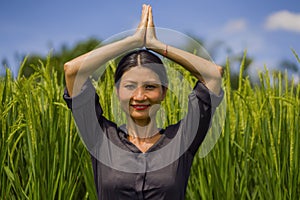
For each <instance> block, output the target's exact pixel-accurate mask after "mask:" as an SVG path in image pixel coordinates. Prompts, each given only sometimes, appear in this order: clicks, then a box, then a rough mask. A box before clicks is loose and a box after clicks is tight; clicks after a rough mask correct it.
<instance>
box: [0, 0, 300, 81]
mask: <svg viewBox="0 0 300 200" xmlns="http://www.w3.org/2000/svg"><path fill="white" fill-rule="evenodd" d="M143 3H146V4H151V5H152V7H153V15H154V21H155V25H156V26H157V27H161V28H167V29H171V30H175V31H179V32H181V33H184V34H187V33H189V34H192V35H194V36H197V37H199V38H201V39H203V40H204V41H205V45H206V46H207V47H208V48H209V47H211V46H212V45H213V44H214V43H215V42H216V41H222V42H223V44H224V45H223V46H220V47H219V53H218V54H216V56H215V58H214V59H215V62H217V63H218V61H221V60H224V59H225V58H226V56H228V55H226V51H225V50H224V49H225V47H227V46H229V47H230V48H231V49H232V51H233V53H234V54H239V53H242V52H243V51H244V50H245V49H247V52H248V55H249V56H251V57H253V58H254V59H255V62H254V63H253V65H252V66H251V67H252V69H253V70H256V69H262V70H263V66H264V64H266V66H267V67H268V68H274V67H276V66H278V62H279V61H281V60H283V59H289V60H291V61H294V62H297V61H296V59H295V57H294V56H293V54H292V52H291V48H293V49H295V50H296V52H297V53H298V54H300V45H299V44H300V5H299V0H288V1H283V0H279V1H274V0H252V1H238V0H209V1H208V0H187V1H182V0H180V1H179V0H172V1H171V0H160V1H159V0H148V1H142V0H119V1H116V0H110V1H101V0H98V1H97V0H89V1H79V0H72V1H71V0H65V1H58V0H52V1H37V0H29V1H16V0H11V1H9V0H2V1H1V3H0V33H1V35H0V60H1V61H2V60H3V59H4V58H6V59H7V60H8V64H9V68H11V69H12V70H13V71H14V73H16V71H17V69H18V67H19V63H20V62H21V58H22V56H23V55H27V54H33V53H38V54H41V55H47V54H48V53H49V52H50V51H54V52H55V51H56V50H57V51H58V50H59V49H60V47H61V45H62V44H66V45H69V46H72V45H74V44H75V43H76V42H78V41H82V40H86V39H88V38H89V37H96V38H98V39H101V40H105V39H107V38H109V37H110V36H112V35H115V34H118V33H120V32H123V31H127V30H130V29H134V28H135V27H136V25H137V24H138V22H139V18H140V13H141V12H140V11H141V6H142V4H143ZM222 48H224V49H223V50H222ZM220 64H221V63H220ZM298 67H300V66H299V64H298ZM1 71H3V67H2V66H1ZM297 75H298V76H299V74H296V76H297Z"/></svg>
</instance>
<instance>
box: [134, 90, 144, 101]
mask: <svg viewBox="0 0 300 200" xmlns="http://www.w3.org/2000/svg"><path fill="white" fill-rule="evenodd" d="M132 97H133V100H136V101H143V100H146V98H147V97H146V95H145V91H144V88H143V87H138V88H137V89H136V90H135V91H134V92H133V94H132Z"/></svg>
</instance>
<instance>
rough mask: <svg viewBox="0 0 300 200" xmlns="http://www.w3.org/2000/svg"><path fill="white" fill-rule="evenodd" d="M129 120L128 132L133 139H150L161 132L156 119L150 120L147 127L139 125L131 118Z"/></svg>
mask: <svg viewBox="0 0 300 200" xmlns="http://www.w3.org/2000/svg"><path fill="white" fill-rule="evenodd" d="M127 119H128V120H127V126H126V127H127V131H128V134H129V136H130V137H132V138H139V139H147V138H148V139H149V138H151V137H153V136H155V135H156V134H157V133H158V132H159V129H158V128H157V125H156V121H155V119H150V121H149V122H148V123H147V124H146V125H145V124H143V125H141V124H137V123H136V122H135V121H134V120H133V119H132V118H131V117H129V118H127Z"/></svg>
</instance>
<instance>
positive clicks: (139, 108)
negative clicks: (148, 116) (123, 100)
mask: <svg viewBox="0 0 300 200" xmlns="http://www.w3.org/2000/svg"><path fill="white" fill-rule="evenodd" d="M131 106H132V107H133V108H134V109H135V110H146V109H147V108H148V107H150V105H131Z"/></svg>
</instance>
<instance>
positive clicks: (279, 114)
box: [0, 52, 300, 200]
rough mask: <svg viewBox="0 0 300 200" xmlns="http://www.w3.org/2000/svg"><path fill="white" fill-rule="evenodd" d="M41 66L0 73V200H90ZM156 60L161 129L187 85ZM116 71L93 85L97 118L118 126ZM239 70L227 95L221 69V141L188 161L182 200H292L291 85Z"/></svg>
mask: <svg viewBox="0 0 300 200" xmlns="http://www.w3.org/2000/svg"><path fill="white" fill-rule="evenodd" d="M293 53H294V54H295V55H297V54H296V53H295V52H293ZM244 56H245V57H244V59H245V58H246V53H245V55H244ZM297 58H298V57H297ZM50 59H51V58H50V57H49V58H48V60H47V62H46V63H42V62H41V63H40V64H39V65H32V68H33V69H34V70H35V73H34V74H33V75H32V76H30V77H29V78H24V77H22V76H20V75H19V76H18V77H17V78H16V79H13V76H12V74H11V72H10V70H8V69H7V70H6V75H5V76H4V77H3V78H2V79H1V80H0V91H1V93H0V94H1V95H0V113H1V118H0V120H1V123H0V128H1V129H0V130H1V139H0V162H1V165H0V188H1V189H0V199H4V200H6V199H18V200H19V199H30V200H32V199H33V200H35V199H36V200H39V199H63V200H65V199H96V192H95V187H94V180H93V172H92V168H91V162H90V155H89V152H88V151H87V150H86V149H85V147H84V145H83V143H82V142H81V140H80V137H79V134H78V131H77V129H76V125H75V123H74V120H73V117H72V114H71V112H70V110H69V109H68V108H67V107H66V105H65V102H64V101H63V99H62V94H63V90H64V86H63V85H64V84H63V82H62V81H61V80H58V79H57V71H56V70H55V68H54V67H52V66H51V64H50V63H51V62H50ZM25 61H26V60H25ZM25 61H24V62H25ZM164 62H165V63H166V65H168V66H169V67H168V68H167V71H168V76H169V86H170V88H171V89H170V90H169V91H168V93H167V97H166V99H165V101H164V103H163V104H162V107H161V110H162V111H161V112H160V113H158V117H160V116H161V118H158V119H157V122H158V124H159V126H161V127H165V126H167V125H168V124H172V123H175V122H177V121H178V120H179V119H181V117H182V116H183V115H184V114H185V112H186V104H183V103H182V102H186V100H187V96H188V94H189V92H190V91H191V86H193V85H194V84H195V81H196V80H195V78H193V77H192V76H191V75H190V74H189V73H188V72H186V71H185V70H183V69H182V67H180V66H179V65H176V64H174V63H172V62H170V61H169V60H164ZM115 68H116V63H115V61H111V62H109V63H108V65H107V66H106V71H105V74H104V75H103V76H101V77H99V79H98V78H97V79H95V80H94V81H93V83H94V85H95V87H96V91H97V92H98V94H99V96H100V102H101V105H102V106H103V109H104V113H105V116H106V117H107V118H108V119H111V120H113V121H116V122H117V123H118V124H119V125H120V124H122V123H125V116H124V114H123V113H122V111H121V109H120V107H119V106H115V105H118V99H117V98H116V96H115V95H114V93H115V91H114V87H113V86H114V83H113V73H114V71H115ZM240 69H241V72H240V77H239V82H238V83H239V84H238V89H237V90H233V89H232V88H231V84H230V64H229V63H227V65H226V70H225V75H224V79H223V89H224V91H225V93H226V96H225V99H224V101H226V113H225V123H224V126H223V128H222V134H221V137H220V138H219V140H218V142H217V144H216V145H215V146H214V148H213V149H212V151H211V152H210V153H209V154H208V155H207V156H206V157H204V158H202V156H201V155H200V152H199V155H198V156H196V157H195V158H194V163H193V167H192V171H191V176H190V179H189V183H188V188H187V195H186V199H191V200H197V199H209V200H210V199H297V198H298V197H299V194H300V174H299V167H300V160H299V156H300V154H299V151H300V147H299V135H300V127H299V122H300V119H299V117H300V106H299V105H300V102H299V101H300V86H299V84H295V82H293V80H292V79H290V78H289V77H288V75H287V74H282V73H276V74H275V73H274V74H272V73H271V72H269V71H268V70H267V68H265V69H264V71H262V72H260V73H259V74H258V75H259V85H256V86H253V83H251V81H250V79H249V78H247V77H245V78H244V77H242V74H243V73H242V71H243V62H242V63H241V67H240ZM20 71H22V66H21V67H20ZM20 74H21V73H20ZM178 83H180V85H181V86H182V87H177V86H178ZM216 114H218V113H216ZM120 116H121V117H120ZM164 117H165V118H166V119H164V120H162V119H163V118H164Z"/></svg>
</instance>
